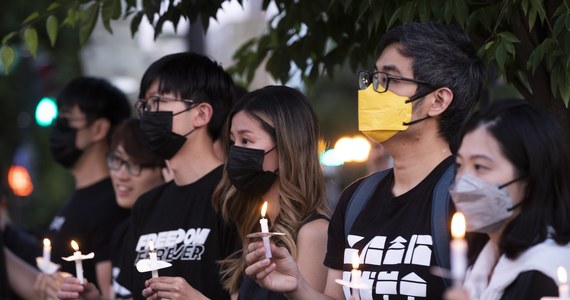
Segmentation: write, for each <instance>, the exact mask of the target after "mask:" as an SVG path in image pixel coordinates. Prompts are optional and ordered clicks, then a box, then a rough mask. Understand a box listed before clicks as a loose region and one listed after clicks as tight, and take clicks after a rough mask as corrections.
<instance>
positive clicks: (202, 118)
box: [193, 103, 214, 127]
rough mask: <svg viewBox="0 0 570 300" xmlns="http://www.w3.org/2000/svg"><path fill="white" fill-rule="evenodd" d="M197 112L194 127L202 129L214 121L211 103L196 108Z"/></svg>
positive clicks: (201, 104)
mask: <svg viewBox="0 0 570 300" xmlns="http://www.w3.org/2000/svg"><path fill="white" fill-rule="evenodd" d="M195 111H196V112H197V114H196V117H195V118H194V122H193V123H194V124H193V125H194V127H202V126H206V125H208V123H209V122H210V120H211V119H212V114H213V113H214V109H213V108H212V105H210V104H209V103H200V104H198V106H196V109H195Z"/></svg>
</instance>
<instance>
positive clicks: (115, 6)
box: [101, 0, 121, 34]
mask: <svg viewBox="0 0 570 300" xmlns="http://www.w3.org/2000/svg"><path fill="white" fill-rule="evenodd" d="M120 16H121V1H120V0H104V1H103V7H102V10H101V19H102V20H103V25H104V26H105V29H107V31H108V32H109V33H111V34H113V30H112V29H111V20H116V19H118V18H119V17H120Z"/></svg>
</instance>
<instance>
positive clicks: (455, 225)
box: [451, 212, 465, 239]
mask: <svg viewBox="0 0 570 300" xmlns="http://www.w3.org/2000/svg"><path fill="white" fill-rule="evenodd" d="M451 236H452V237H453V238H454V239H462V238H463V237H464V236H465V216H464V215H463V214H462V213H460V212H456V213H455V214H453V218H452V219H451Z"/></svg>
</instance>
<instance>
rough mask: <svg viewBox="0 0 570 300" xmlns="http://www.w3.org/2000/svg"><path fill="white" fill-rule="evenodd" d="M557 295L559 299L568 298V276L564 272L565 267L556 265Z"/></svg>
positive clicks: (569, 295)
mask: <svg viewBox="0 0 570 300" xmlns="http://www.w3.org/2000/svg"><path fill="white" fill-rule="evenodd" d="M558 282H559V284H558V297H559V298H560V299H561V300H569V299H570V290H569V288H568V276H567V274H566V269H564V268H563V267H558Z"/></svg>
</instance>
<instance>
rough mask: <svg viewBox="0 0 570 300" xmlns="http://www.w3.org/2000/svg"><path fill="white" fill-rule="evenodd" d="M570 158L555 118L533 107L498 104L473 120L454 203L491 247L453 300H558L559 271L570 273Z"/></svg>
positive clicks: (460, 156) (469, 228)
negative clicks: (545, 298) (554, 298)
mask: <svg viewBox="0 0 570 300" xmlns="http://www.w3.org/2000/svg"><path fill="white" fill-rule="evenodd" d="M568 153H569V151H568V142H567V141H566V139H565V135H564V133H563V132H562V130H561V128H560V126H559V124H558V123H557V121H556V119H555V118H554V116H552V115H550V114H549V113H548V112H546V111H545V110H543V109H541V108H539V107H537V106H536V105H534V104H532V103H531V102H529V101H526V100H520V99H506V100H499V101H495V102H492V103H490V104H489V105H488V106H486V107H484V108H482V109H481V110H480V111H478V112H477V113H475V114H474V115H473V116H472V117H470V118H469V119H468V121H467V123H466V124H465V126H464V128H463V132H462V142H461V146H460V148H459V152H458V154H457V165H458V170H457V175H456V179H455V183H454V185H453V187H452V189H451V196H452V199H453V202H454V203H455V206H456V208H457V209H458V210H459V211H461V212H462V213H463V214H464V215H465V220H466V230H467V231H470V232H480V233H485V234H486V235H488V237H489V241H488V243H487V244H486V245H485V247H484V248H483V250H482V251H481V252H480V254H479V255H478V257H477V259H476V261H475V263H474V264H473V265H472V266H471V267H470V269H469V271H468V273H467V275H466V278H465V282H464V285H463V288H455V289H452V290H450V291H448V293H447V294H446V299H448V300H451V299H454V300H455V299H485V300H493V299H502V300H507V299H540V298H541V297H543V296H556V295H558V288H557V284H558V276H557V271H558V268H559V267H560V266H563V267H564V268H566V269H569V268H570V244H569V242H570V218H569V217H568V216H570V180H569V179H568V174H570V160H569V157H568Z"/></svg>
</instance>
